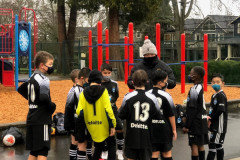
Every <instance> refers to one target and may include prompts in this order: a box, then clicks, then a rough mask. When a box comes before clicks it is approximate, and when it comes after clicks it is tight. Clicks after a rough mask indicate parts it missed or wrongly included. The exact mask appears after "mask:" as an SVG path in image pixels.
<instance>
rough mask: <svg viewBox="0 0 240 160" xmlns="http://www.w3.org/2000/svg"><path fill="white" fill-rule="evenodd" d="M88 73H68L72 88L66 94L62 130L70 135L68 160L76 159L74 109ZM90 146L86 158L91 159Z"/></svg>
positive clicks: (85, 70)
mask: <svg viewBox="0 0 240 160" xmlns="http://www.w3.org/2000/svg"><path fill="white" fill-rule="evenodd" d="M89 73H90V69H89V68H83V69H81V70H79V69H74V70H73V71H72V72H71V73H70V77H71V80H72V82H73V87H72V88H71V89H70V91H69V92H68V96H67V102H66V106H65V116H64V128H65V130H67V131H68V132H69V133H70V134H71V145H70V148H69V157H70V160H75V159H76V158H77V144H78V143H77V140H76V139H75V137H76V136H75V135H76V132H75V122H76V118H77V116H76V108H77V105H78V101H79V94H80V93H81V92H82V91H83V84H84V83H86V82H87V79H88V74H89ZM91 151H92V146H91V144H90V150H89V151H87V153H88V154H87V155H88V158H89V159H91V156H92V152H91Z"/></svg>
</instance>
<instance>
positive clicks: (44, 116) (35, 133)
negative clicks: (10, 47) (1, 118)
mask: <svg viewBox="0 0 240 160" xmlns="http://www.w3.org/2000/svg"><path fill="white" fill-rule="evenodd" d="M53 60H54V58H53V56H52V55H51V54H50V53H48V52H45V51H40V52H38V53H37V54H36V56H35V59H34V64H35V67H36V68H37V69H36V70H35V71H34V73H33V74H32V76H31V77H30V78H29V80H28V82H25V83H24V84H22V85H21V86H20V87H19V89H18V92H19V93H20V94H21V95H22V96H23V97H24V98H26V99H27V100H28V104H29V111H28V115H27V122H26V123H27V133H26V149H27V150H30V155H29V157H28V160H37V159H41V160H46V159H47V155H48V151H49V149H50V142H51V140H50V138H51V124H52V114H53V112H54V111H55V109H56V105H55V103H53V102H52V101H51V96H50V87H49V79H48V78H47V77H46V76H45V75H44V74H46V73H48V74H51V73H52V72H53V71H54V68H53Z"/></svg>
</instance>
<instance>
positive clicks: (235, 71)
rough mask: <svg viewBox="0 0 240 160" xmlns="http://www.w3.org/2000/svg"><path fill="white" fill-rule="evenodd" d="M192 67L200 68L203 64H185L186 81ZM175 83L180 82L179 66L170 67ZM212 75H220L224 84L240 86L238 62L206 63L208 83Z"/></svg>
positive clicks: (239, 63)
mask: <svg viewBox="0 0 240 160" xmlns="http://www.w3.org/2000/svg"><path fill="white" fill-rule="evenodd" d="M194 66H202V67H203V62H201V63H200V62H198V63H187V64H186V73H185V74H186V80H187V76H188V75H189V73H190V71H191V69H192V68H193V67H194ZM170 67H171V68H172V70H173V73H174V75H175V78H176V80H177V82H180V81H181V66H180V65H171V66H170ZM214 73H221V74H222V75H223V76H224V80H225V83H226V84H234V85H237V84H240V62H238V61H230V60H228V61H209V62H208V83H210V81H211V76H212V75H213V74H214Z"/></svg>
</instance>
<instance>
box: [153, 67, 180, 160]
mask: <svg viewBox="0 0 240 160" xmlns="http://www.w3.org/2000/svg"><path fill="white" fill-rule="evenodd" d="M167 81H168V75H167V73H166V72H165V71H163V70H156V71H154V72H153V74H152V82H153V89H151V90H150V91H149V93H152V94H154V95H155V96H156V97H157V100H158V104H159V107H160V110H161V112H163V116H164V117H163V118H162V119H153V121H152V125H153V128H152V132H153V133H152V135H153V136H152V144H153V153H152V160H157V159H158V157H159V154H160V152H161V153H162V157H163V160H172V152H171V149H172V146H173V144H172V139H174V140H176V139H177V132H176V123H175V113H176V109H175V106H174V103H173V99H172V97H171V95H170V94H168V93H167V92H165V91H164V89H165V88H167Z"/></svg>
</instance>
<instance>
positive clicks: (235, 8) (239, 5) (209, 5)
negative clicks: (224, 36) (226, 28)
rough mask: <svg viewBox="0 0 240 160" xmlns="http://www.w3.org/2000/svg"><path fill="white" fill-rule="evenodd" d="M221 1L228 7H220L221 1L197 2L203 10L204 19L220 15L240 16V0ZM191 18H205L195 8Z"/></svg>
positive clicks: (207, 0) (201, 0)
mask: <svg viewBox="0 0 240 160" xmlns="http://www.w3.org/2000/svg"><path fill="white" fill-rule="evenodd" d="M188 1H190V0H188ZM221 1H222V2H223V3H224V5H225V6H226V7H224V6H223V5H220V3H219V0H197V5H198V6H199V8H200V9H201V11H202V13H203V15H204V17H206V16H207V15H215V14H219V15H227V14H231V15H234V16H240V0H221ZM226 8H228V9H226ZM227 11H228V12H227ZM189 18H203V16H202V14H201V12H200V11H199V10H198V9H197V8H196V7H194V8H193V10H192V12H191V14H190V17H189Z"/></svg>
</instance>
